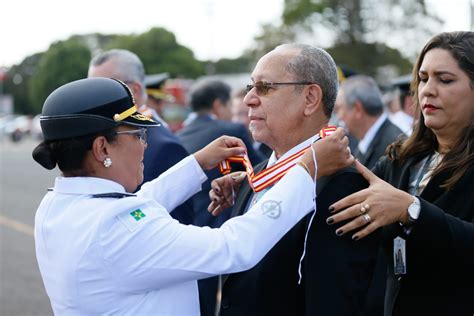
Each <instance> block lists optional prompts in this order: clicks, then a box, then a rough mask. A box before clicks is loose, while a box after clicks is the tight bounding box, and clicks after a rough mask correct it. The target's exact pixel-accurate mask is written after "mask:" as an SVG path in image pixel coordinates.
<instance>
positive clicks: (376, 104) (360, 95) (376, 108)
mask: <svg viewBox="0 0 474 316" xmlns="http://www.w3.org/2000/svg"><path fill="white" fill-rule="evenodd" d="M341 90H342V91H343V92H344V98H345V100H346V103H347V106H348V107H349V108H353V107H354V105H355V103H356V102H357V101H359V102H360V103H362V107H363V108H364V110H365V112H367V114H368V115H370V116H376V115H379V114H380V113H382V112H383V109H384V106H383V99H382V93H381V92H380V89H379V87H378V85H377V83H376V82H375V80H374V79H373V78H372V77H369V76H366V75H356V76H351V77H349V78H347V80H345V81H344V82H343V83H342V85H341Z"/></svg>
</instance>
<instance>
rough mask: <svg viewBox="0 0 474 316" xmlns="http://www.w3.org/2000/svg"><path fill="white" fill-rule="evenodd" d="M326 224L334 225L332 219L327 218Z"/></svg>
mask: <svg viewBox="0 0 474 316" xmlns="http://www.w3.org/2000/svg"><path fill="white" fill-rule="evenodd" d="M326 223H327V224H332V223H334V218H332V217H329V218H328V219H327V220H326Z"/></svg>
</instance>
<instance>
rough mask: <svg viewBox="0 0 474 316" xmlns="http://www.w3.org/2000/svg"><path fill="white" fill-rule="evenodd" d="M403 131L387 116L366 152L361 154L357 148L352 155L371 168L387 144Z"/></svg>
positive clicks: (382, 153)
mask: <svg viewBox="0 0 474 316" xmlns="http://www.w3.org/2000/svg"><path fill="white" fill-rule="evenodd" d="M400 135H404V134H403V132H402V131H401V130H400V129H399V128H398V127H397V126H396V125H394V124H393V123H392V122H390V120H389V119H388V118H387V119H385V121H384V122H383V124H382V125H381V126H380V128H379V130H378V131H377V133H376V134H375V137H374V139H372V142H371V143H370V145H369V147H368V148H367V152H366V153H365V154H362V153H361V152H360V151H359V150H358V149H357V150H356V151H355V152H354V157H356V158H357V159H359V161H360V162H361V163H362V164H363V165H364V166H366V167H367V168H369V169H372V168H373V167H374V166H375V164H376V163H377V161H378V160H379V159H380V157H382V156H383V155H384V153H385V149H386V148H387V146H388V145H390V144H391V143H393V142H394V141H395V139H397V137H398V136H400Z"/></svg>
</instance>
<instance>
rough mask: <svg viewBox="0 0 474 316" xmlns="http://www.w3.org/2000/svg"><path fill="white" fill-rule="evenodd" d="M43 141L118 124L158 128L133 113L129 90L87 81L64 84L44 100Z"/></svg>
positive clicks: (106, 82) (112, 83)
mask: <svg viewBox="0 0 474 316" xmlns="http://www.w3.org/2000/svg"><path fill="white" fill-rule="evenodd" d="M40 124H41V129H42V131H43V136H44V139H45V140H47V141H48V140H60V139H67V138H72V137H78V136H84V135H88V134H93V133H97V132H100V131H103V130H107V129H111V128H114V127H116V126H118V125H121V124H126V125H133V126H139V127H151V126H159V124H158V123H156V122H155V121H153V120H152V119H150V118H148V117H146V116H144V115H141V114H139V113H138V112H137V107H136V105H135V102H134V99H133V95H132V93H131V91H130V89H129V88H128V87H127V86H126V85H125V84H124V83H123V82H121V81H119V80H115V79H110V78H87V79H81V80H77V81H73V82H70V83H68V84H65V85H63V86H61V87H59V88H57V89H56V90H54V91H53V92H52V93H51V94H50V95H49V96H48V98H47V99H46V101H45V102H44V105H43V111H42V113H41V117H40Z"/></svg>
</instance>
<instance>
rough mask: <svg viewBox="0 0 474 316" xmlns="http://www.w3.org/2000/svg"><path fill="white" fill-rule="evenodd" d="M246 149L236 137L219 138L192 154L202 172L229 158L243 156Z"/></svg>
mask: <svg viewBox="0 0 474 316" xmlns="http://www.w3.org/2000/svg"><path fill="white" fill-rule="evenodd" d="M246 152H247V148H246V147H245V144H244V142H243V141H242V140H240V139H239V138H237V137H231V136H221V137H219V138H217V139H216V140H214V141H212V142H211V143H210V144H209V145H207V146H206V147H204V148H203V149H201V150H198V151H197V152H195V153H194V157H195V158H196V160H197V162H198V163H199V165H200V166H201V168H202V169H204V170H210V169H212V168H215V167H216V166H217V165H218V164H219V163H220V162H221V161H224V160H225V159H226V158H228V157H231V156H238V155H243V154H245V153H246Z"/></svg>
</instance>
